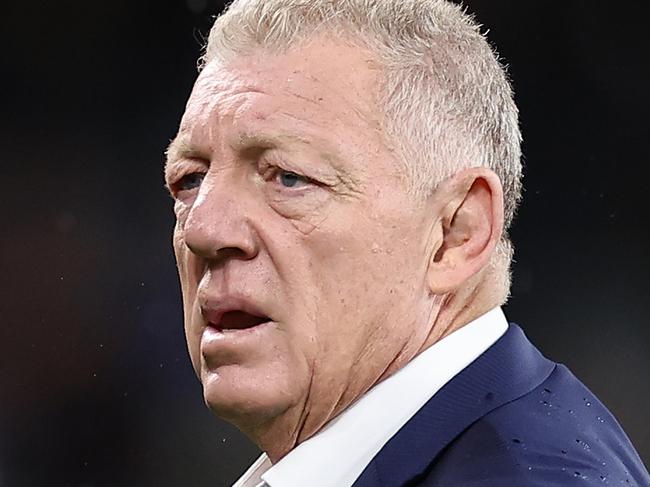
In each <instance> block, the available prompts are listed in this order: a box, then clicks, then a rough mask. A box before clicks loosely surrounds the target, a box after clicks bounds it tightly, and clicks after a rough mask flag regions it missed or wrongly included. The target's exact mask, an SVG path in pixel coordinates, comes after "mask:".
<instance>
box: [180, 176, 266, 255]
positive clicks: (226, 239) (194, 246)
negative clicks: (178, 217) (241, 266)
mask: <svg viewBox="0 0 650 487" xmlns="http://www.w3.org/2000/svg"><path fill="white" fill-rule="evenodd" d="M226 186H228V187H226ZM246 196H247V195H246V194H245V193H244V191H243V190H237V189H236V188H235V186H234V185H227V184H225V181H224V182H221V183H218V182H215V181H214V180H212V181H210V180H208V179H207V178H206V180H205V181H204V182H203V184H202V185H201V188H200V190H199V194H198V196H197V198H196V200H195V201H194V204H193V206H192V208H191V209H190V212H189V214H188V216H187V220H186V221H185V225H184V228H183V236H184V240H185V245H187V247H188V248H189V249H190V251H191V252H192V253H194V254H196V255H198V256H200V257H203V258H205V259H210V260H214V259H218V260H220V259H228V258H238V259H252V258H254V257H255V256H256V255H257V252H258V243H257V239H256V234H255V232H254V230H253V227H252V225H251V223H252V221H251V218H252V216H253V215H252V208H251V206H252V205H251V204H250V202H249V201H248V200H247V198H246ZM248 197H249V198H250V196H248Z"/></svg>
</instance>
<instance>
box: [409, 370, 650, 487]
mask: <svg viewBox="0 0 650 487" xmlns="http://www.w3.org/2000/svg"><path fill="white" fill-rule="evenodd" d="M604 483H608V484H611V483H615V484H616V485H637V486H650V477H649V476H648V472H647V470H646V469H645V467H644V466H643V462H642V461H641V459H640V458H639V456H638V454H637V453H636V451H635V450H634V448H633V446H632V444H631V443H630V440H629V439H628V437H627V436H626V435H625V433H624V432H623V430H622V428H621V427H620V425H619V424H618V422H617V421H616V419H615V418H614V417H613V416H612V414H611V413H610V412H609V411H608V410H607V409H606V408H605V406H603V404H602V403H601V402H600V401H599V400H598V399H597V398H596V397H595V396H594V395H593V394H592V393H591V392H590V391H589V389H587V387H586V386H584V385H583V384H582V383H581V382H580V381H579V380H578V379H576V378H575V376H573V374H571V372H569V370H568V369H567V368H566V367H564V366H562V365H558V366H556V367H555V369H554V370H553V372H552V373H551V375H550V376H549V377H548V378H547V379H546V380H545V381H544V382H543V383H542V384H540V385H539V386H538V387H537V388H535V389H533V390H532V391H531V392H529V393H528V394H526V395H524V396H522V397H519V398H517V399H516V400H514V401H511V402H509V403H507V404H504V405H502V406H501V407H499V408H497V409H495V410H493V411H491V412H490V413H489V414H487V415H485V416H483V417H482V418H481V419H479V420H478V421H476V422H474V423H473V424H472V425H470V426H469V427H468V428H467V429H466V430H465V431H463V433H462V434H461V435H459V436H458V437H457V438H456V439H455V440H454V441H453V442H452V443H450V444H449V445H448V446H447V447H446V448H445V450H443V451H442V452H441V454H440V455H439V456H438V457H437V458H436V460H435V461H434V462H433V463H432V465H431V466H430V469H429V470H428V472H427V473H426V474H425V475H424V476H423V477H422V478H421V479H420V480H419V481H416V482H415V483H414V485H427V486H428V485H431V486H447V485H449V486H452V485H453V486H479V485H485V486H501V485H517V486H538V485H539V486H555V485H557V486H571V485H581V486H584V485H590V484H593V485H596V484H598V485H603V484H604Z"/></svg>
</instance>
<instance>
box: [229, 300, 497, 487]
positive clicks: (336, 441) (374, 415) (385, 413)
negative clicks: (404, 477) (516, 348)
mask: <svg viewBox="0 0 650 487" xmlns="http://www.w3.org/2000/svg"><path fill="white" fill-rule="evenodd" d="M507 328H508V322H507V320H506V318H505V316H504V314H503V312H502V310H501V308H500V307H497V308H494V309H492V310H491V311H489V312H487V313H485V314H484V315H482V316H480V317H479V318H477V319H476V320H474V321H472V322H470V323H468V324H467V325H465V326H463V327H462V328H460V329H458V330H456V331H455V332H453V333H452V334H450V335H448V336H447V337H445V338H443V339H442V340H440V341H438V342H436V343H434V344H433V345H432V346H431V347H429V348H428V349H426V350H425V351H423V352H422V353H421V354H420V355H418V356H417V357H415V358H414V359H413V360H411V361H410V362H409V363H408V364H406V365H405V366H404V367H403V368H402V369H400V370H399V371H397V372H396V373H395V374H393V375H392V376H390V377H388V378H387V379H386V380H384V381H382V382H380V383H379V384H377V385H375V386H374V387H373V388H372V389H370V390H369V391H368V392H367V393H366V394H364V395H363V396H362V397H361V398H360V399H358V400H357V401H356V402H355V403H354V404H353V405H352V406H350V407H349V408H348V409H346V410H345V411H344V412H343V413H341V414H340V415H339V416H338V417H336V418H334V419H333V420H332V421H330V422H329V423H328V424H327V425H326V426H325V427H324V428H323V429H322V430H321V431H319V432H318V433H317V434H316V435H314V436H313V437H312V438H310V439H309V440H307V441H305V442H303V443H301V444H300V445H298V446H297V447H296V448H294V449H293V450H292V451H290V452H289V453H288V454H287V455H286V456H285V457H284V458H282V460H280V461H279V462H278V463H276V464H275V465H272V464H271V462H270V460H269V459H268V457H267V456H266V454H263V455H262V456H260V457H259V458H258V459H257V461H256V462H255V463H254V464H253V465H252V466H251V467H250V468H249V469H248V470H247V471H246V473H245V474H244V475H243V476H242V477H241V478H240V479H239V480H238V481H237V482H236V483H235V484H234V486H233V487H260V486H265V485H268V486H270V487H299V486H303V485H305V483H306V482H308V483H310V482H311V483H313V482H314V481H316V480H317V481H318V485H320V486H323V487H330V486H331V487H342V486H350V485H352V484H353V483H354V481H355V480H356V479H357V477H358V476H359V475H360V474H361V472H363V470H364V468H365V467H366V466H367V465H368V464H369V463H370V461H371V460H372V459H373V457H374V456H375V455H376V454H377V453H378V452H379V450H381V448H382V447H383V446H384V445H385V444H386V442H387V441H388V440H390V438H391V437H392V436H393V435H395V433H397V431H399V429H400V428H401V427H402V426H403V425H404V424H406V423H407V422H408V420H409V419H410V418H411V417H412V416H413V415H415V413H416V412H417V411H418V410H419V409H420V408H421V407H422V406H423V405H424V404H425V403H426V402H427V401H428V400H429V399H430V398H431V397H432V396H433V395H434V394H435V393H436V392H438V391H439V390H440V389H441V388H442V387H443V386H444V385H445V384H446V383H447V382H449V381H450V380H451V379H452V378H453V377H454V376H455V375H457V374H458V373H459V372H460V371H461V370H463V369H464V368H465V367H467V366H468V365H469V364H470V363H472V362H473V361H474V360H475V359H476V358H477V357H478V356H479V355H481V354H482V353H483V352H485V350H487V349H488V348H489V347H490V346H491V345H492V344H494V342H496V341H497V340H498V339H499V338H500V337H501V336H502V335H503V334H504V333H505V332H506V330H507Z"/></svg>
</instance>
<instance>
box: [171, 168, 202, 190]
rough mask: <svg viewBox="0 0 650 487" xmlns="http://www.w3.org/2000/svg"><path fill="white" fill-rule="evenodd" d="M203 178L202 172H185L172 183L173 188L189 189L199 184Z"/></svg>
mask: <svg viewBox="0 0 650 487" xmlns="http://www.w3.org/2000/svg"><path fill="white" fill-rule="evenodd" d="M204 178H205V174H204V173H202V172H193V173H190V174H186V175H185V176H183V177H182V178H180V179H179V180H178V181H177V182H176V183H174V189H175V190H176V191H191V190H193V189H196V188H198V187H199V186H201V183H202V182H203V179H204Z"/></svg>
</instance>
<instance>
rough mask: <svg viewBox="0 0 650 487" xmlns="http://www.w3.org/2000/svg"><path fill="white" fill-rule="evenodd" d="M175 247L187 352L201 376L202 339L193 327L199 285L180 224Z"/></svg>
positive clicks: (177, 224) (177, 225)
mask: <svg viewBox="0 0 650 487" xmlns="http://www.w3.org/2000/svg"><path fill="white" fill-rule="evenodd" d="M173 247H174V255H175V256H176V266H177V268H178V277H179V280H180V284H181V294H182V298H183V320H184V326H183V328H184V330H185V340H186V342H187V350H188V352H189V355H190V359H191V361H192V365H193V367H194V370H195V372H196V373H197V375H198V374H200V355H201V350H200V337H198V336H196V333H195V327H194V326H192V323H193V322H194V321H195V317H194V314H195V312H196V306H195V302H196V293H197V287H198V284H197V282H196V279H194V278H193V276H192V268H193V265H192V262H193V255H192V253H191V252H190V250H189V249H188V247H187V246H186V245H185V242H184V240H183V237H182V230H181V226H180V224H179V223H178V222H177V223H176V228H175V229H174V236H173Z"/></svg>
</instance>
